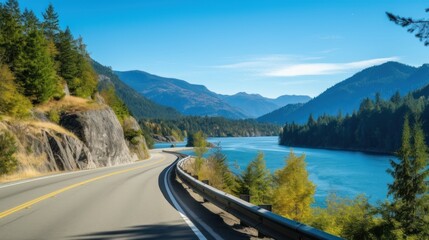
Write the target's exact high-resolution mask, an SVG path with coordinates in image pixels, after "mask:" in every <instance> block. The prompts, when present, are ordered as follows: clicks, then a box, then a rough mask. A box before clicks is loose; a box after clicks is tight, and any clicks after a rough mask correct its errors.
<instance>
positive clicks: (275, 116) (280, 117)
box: [256, 103, 304, 124]
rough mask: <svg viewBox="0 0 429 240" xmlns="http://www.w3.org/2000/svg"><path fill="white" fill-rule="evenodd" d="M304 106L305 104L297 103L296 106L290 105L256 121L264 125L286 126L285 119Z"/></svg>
mask: <svg viewBox="0 0 429 240" xmlns="http://www.w3.org/2000/svg"><path fill="white" fill-rule="evenodd" d="M303 105H304V104H303V103H295V104H288V105H286V106H284V107H281V108H279V109H277V110H274V111H272V112H270V113H267V114H265V115H263V116H261V117H259V118H257V119H256V120H257V121H258V122H264V123H276V124H284V123H285V119H286V118H287V116H288V115H289V114H291V113H293V112H294V111H296V110H297V109H299V108H301V107H302V106H303Z"/></svg>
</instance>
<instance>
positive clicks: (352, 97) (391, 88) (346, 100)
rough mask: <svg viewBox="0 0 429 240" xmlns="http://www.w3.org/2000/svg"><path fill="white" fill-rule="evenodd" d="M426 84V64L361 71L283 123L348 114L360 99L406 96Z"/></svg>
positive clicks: (428, 77) (428, 80) (386, 65)
mask: <svg viewBox="0 0 429 240" xmlns="http://www.w3.org/2000/svg"><path fill="white" fill-rule="evenodd" d="M426 84H429V65H427V64H424V65H422V66H420V67H412V66H408V65H405V64H402V63H399V62H386V63H384V64H381V65H377V66H372V67H369V68H366V69H363V70H362V71H360V72H358V73H356V74H354V75H353V76H351V77H349V78H347V79H345V80H344V81H341V82H339V83H337V84H335V85H334V86H332V87H330V88H328V89H327V90H326V91H324V92H323V93H321V94H320V95H319V96H317V97H315V98H313V99H312V100H310V101H309V102H307V103H306V104H304V105H303V106H302V107H300V108H298V109H295V110H294V111H292V112H289V113H287V114H286V115H285V116H284V119H283V122H296V123H304V122H306V121H307V120H308V117H309V116H310V114H313V117H314V118H317V117H318V116H320V115H323V114H328V115H335V114H339V113H341V114H347V113H349V114H350V113H352V112H353V111H355V110H357V109H358V108H359V105H360V102H361V101H362V100H363V99H365V98H367V97H369V98H374V97H375V95H376V93H380V96H381V97H382V98H383V99H387V98H390V97H391V96H392V95H393V94H395V92H399V93H400V94H401V95H403V94H407V93H409V92H411V91H413V90H416V89H419V88H422V87H424V86H425V85H426ZM264 119H265V120H268V119H267V118H264Z"/></svg>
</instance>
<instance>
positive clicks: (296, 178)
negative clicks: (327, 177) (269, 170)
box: [273, 151, 316, 221]
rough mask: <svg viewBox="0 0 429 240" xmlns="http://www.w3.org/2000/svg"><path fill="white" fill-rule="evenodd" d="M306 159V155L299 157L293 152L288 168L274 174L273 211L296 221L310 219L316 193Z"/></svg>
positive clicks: (288, 161)
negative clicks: (309, 177)
mask: <svg viewBox="0 0 429 240" xmlns="http://www.w3.org/2000/svg"><path fill="white" fill-rule="evenodd" d="M304 159H305V156H304V155H302V156H299V157H298V156H296V155H295V154H294V153H293V151H291V152H290V154H289V157H288V158H287V159H286V166H285V167H284V168H283V169H279V170H277V171H276V172H275V173H274V180H275V188H274V192H273V210H274V211H275V212H276V213H278V214H280V215H282V216H284V217H287V218H291V219H293V220H296V221H303V220H305V219H308V218H309V216H310V215H311V204H312V203H313V202H314V193H315V191H316V187H315V185H314V184H313V183H312V182H311V181H310V180H309V179H308V172H307V170H306V168H305V165H306V164H305V160H304Z"/></svg>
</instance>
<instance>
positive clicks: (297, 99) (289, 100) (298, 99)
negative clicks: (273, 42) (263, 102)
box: [269, 95, 311, 107]
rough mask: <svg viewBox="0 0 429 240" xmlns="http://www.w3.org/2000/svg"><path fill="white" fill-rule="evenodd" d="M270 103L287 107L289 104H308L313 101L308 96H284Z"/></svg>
mask: <svg viewBox="0 0 429 240" xmlns="http://www.w3.org/2000/svg"><path fill="white" fill-rule="evenodd" d="M269 100H270V101H272V102H274V103H276V104H277V106H279V107H283V106H286V105H288V104H296V103H306V102H308V101H310V100H311V97H309V96H306V95H283V96H280V97H278V98H275V99H270V98H269Z"/></svg>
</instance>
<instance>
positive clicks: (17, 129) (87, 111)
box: [0, 97, 149, 173]
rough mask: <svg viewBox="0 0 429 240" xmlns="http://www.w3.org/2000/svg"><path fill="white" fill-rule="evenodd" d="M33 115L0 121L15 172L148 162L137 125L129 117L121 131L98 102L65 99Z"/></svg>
mask: <svg viewBox="0 0 429 240" xmlns="http://www.w3.org/2000/svg"><path fill="white" fill-rule="evenodd" d="M33 112H34V113H33V118H31V119H27V120H16V119H13V118H9V117H4V118H3V119H0V130H2V131H8V132H10V133H12V134H13V135H14V137H15V139H16V142H17V145H18V152H17V154H16V155H17V158H18V160H19V166H18V167H19V169H18V172H25V171H29V170H31V171H34V172H37V173H43V172H51V171H72V170H79V169H88V168H95V167H102V166H113V165H119V164H124V163H130V162H132V161H135V160H140V159H145V158H148V157H149V153H148V150H147V146H146V142H145V139H144V137H143V135H142V133H141V130H140V127H139V125H138V123H137V121H136V120H135V119H134V118H132V117H128V118H127V119H125V121H124V124H123V126H121V124H120V123H119V121H118V119H117V117H116V115H115V113H114V112H113V110H112V109H111V108H110V107H108V106H107V105H105V104H103V103H101V102H94V101H89V100H85V99H74V98H73V97H65V98H64V99H63V100H61V101H58V102H56V103H55V104H54V105H52V103H50V105H48V106H44V107H40V108H39V109H35V110H34V111H33ZM53 113H55V114H57V116H58V117H57V123H58V124H57V123H55V121H53V120H52V119H55V117H52V116H51V115H54V116H55V114H53ZM123 129H124V130H125V132H126V133H127V134H124V130H123Z"/></svg>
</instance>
